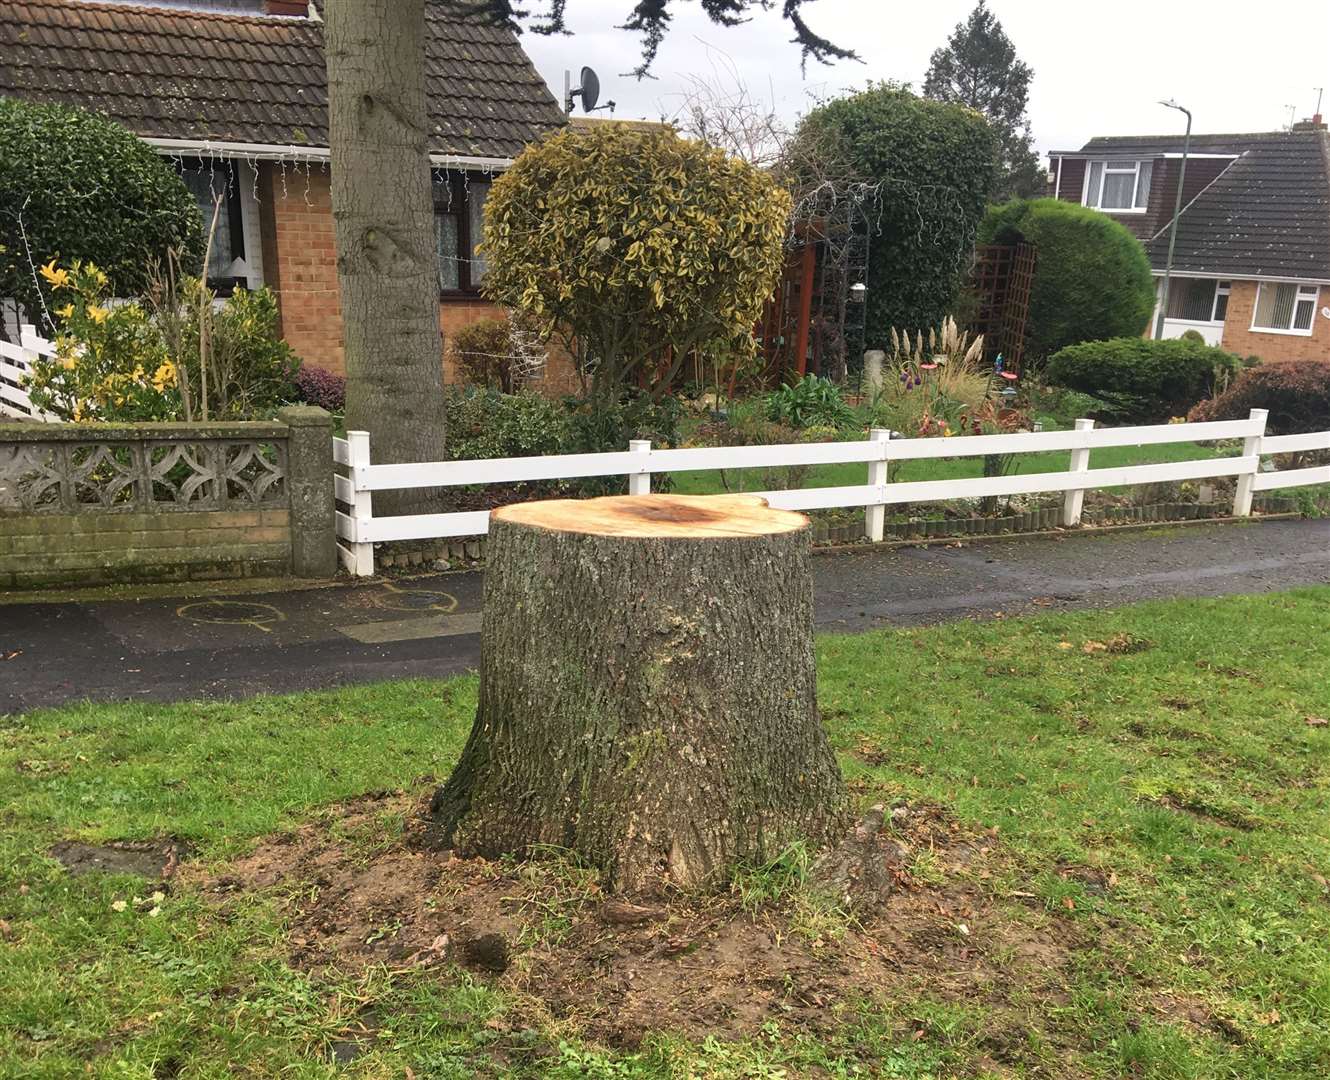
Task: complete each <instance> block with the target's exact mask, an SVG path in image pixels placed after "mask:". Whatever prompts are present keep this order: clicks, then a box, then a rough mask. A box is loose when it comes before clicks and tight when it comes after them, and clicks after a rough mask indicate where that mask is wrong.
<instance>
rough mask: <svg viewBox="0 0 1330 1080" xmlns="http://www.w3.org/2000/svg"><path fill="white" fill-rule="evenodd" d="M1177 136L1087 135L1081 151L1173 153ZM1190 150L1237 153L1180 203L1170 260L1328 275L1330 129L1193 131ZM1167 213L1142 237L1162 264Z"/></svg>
mask: <svg viewBox="0 0 1330 1080" xmlns="http://www.w3.org/2000/svg"><path fill="white" fill-rule="evenodd" d="M1181 151H1182V139H1181V137H1178V138H1173V139H1168V138H1160V137H1158V136H1143V137H1139V138H1132V137H1113V138H1101V139H1091V140H1090V141H1089V142H1088V143H1086V144H1085V146H1084V147H1083V148H1082V152H1084V153H1104V154H1121V155H1123V156H1138V157H1141V158H1146V157H1158V156H1160V155H1162V154H1177V153H1181ZM1191 152H1192V153H1197V154H1230V153H1231V154H1234V155H1235V159H1234V161H1233V163H1232V164H1231V165H1229V166H1228V168H1226V169H1225V170H1224V171H1223V172H1222V173H1220V175H1219V176H1218V177H1217V178H1216V179H1215V180H1214V181H1213V182H1211V183H1210V184H1209V185H1208V186H1207V187H1205V188H1204V189H1203V190H1202V191H1201V192H1200V193H1199V194H1198V195H1197V196H1196V197H1195V198H1193V199H1192V201H1191V202H1190V203H1189V204H1188V205H1187V206H1185V207H1184V209H1183V213H1182V216H1181V217H1180V218H1179V220H1178V239H1177V248H1176V251H1175V253H1174V257H1173V266H1174V268H1175V269H1176V270H1179V271H1182V272H1184V273H1198V274H1215V275H1220V276H1225V277H1290V278H1313V279H1321V280H1330V134H1327V133H1326V132H1325V131H1322V130H1295V131H1274V132H1262V133H1256V134H1248V135H1194V136H1192V140H1191ZM1168 226H1169V220H1168V219H1167V218H1165V219H1163V220H1161V221H1160V227H1159V229H1158V231H1157V232H1156V233H1155V234H1154V236H1153V237H1150V238H1148V239H1147V240H1146V242H1145V243H1146V250H1147V251H1148V252H1149V254H1150V262H1151V263H1152V264H1153V265H1154V266H1155V267H1156V268H1161V267H1162V266H1163V265H1164V261H1165V259H1166V257H1167V252H1168Z"/></svg>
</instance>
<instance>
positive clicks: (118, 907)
mask: <svg viewBox="0 0 1330 1080" xmlns="http://www.w3.org/2000/svg"><path fill="white" fill-rule="evenodd" d="M127 907H129V905H128V904H127V903H125V902H124V901H123V900H116V901H113V902H112V904H111V910H112V911H124V910H125V909H126V908H127Z"/></svg>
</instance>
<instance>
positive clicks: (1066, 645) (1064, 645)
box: [1058, 641, 1076, 650]
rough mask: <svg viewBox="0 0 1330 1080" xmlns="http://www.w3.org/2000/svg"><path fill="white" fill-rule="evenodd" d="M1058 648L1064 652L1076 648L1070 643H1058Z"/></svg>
mask: <svg viewBox="0 0 1330 1080" xmlns="http://www.w3.org/2000/svg"><path fill="white" fill-rule="evenodd" d="M1058 648H1059V649H1064V650H1065V649H1074V648H1076V646H1075V645H1073V644H1072V643H1071V642H1070V641H1059V642H1058Z"/></svg>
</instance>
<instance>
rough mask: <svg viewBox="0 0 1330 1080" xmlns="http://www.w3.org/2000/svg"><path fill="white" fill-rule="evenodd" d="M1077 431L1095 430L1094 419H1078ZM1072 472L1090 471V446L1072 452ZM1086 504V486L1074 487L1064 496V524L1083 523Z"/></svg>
mask: <svg viewBox="0 0 1330 1080" xmlns="http://www.w3.org/2000/svg"><path fill="white" fill-rule="evenodd" d="M1076 430H1077V431H1093V430H1094V421H1093V420H1077V421H1076ZM1069 471H1070V472H1089V471H1090V448H1089V447H1088V446H1087V447H1085V448H1084V449H1081V450H1073V451H1072V452H1071V468H1070V470H1069ZM1084 505H1085V488H1072V489H1071V490H1069V491H1068V492H1067V493H1066V494H1064V495H1063V496H1062V524H1063V525H1065V526H1066V527H1067V528H1071V527H1072V526H1073V525H1079V524H1080V523H1081V508H1082V507H1083V506H1084Z"/></svg>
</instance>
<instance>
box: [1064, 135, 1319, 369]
mask: <svg viewBox="0 0 1330 1080" xmlns="http://www.w3.org/2000/svg"><path fill="white" fill-rule="evenodd" d="M1181 159H1182V136H1181V135H1179V136H1177V137H1162V136H1156V135H1151V136H1139V137H1138V136H1113V137H1108V138H1095V139H1091V140H1090V141H1089V142H1088V143H1086V144H1085V145H1084V146H1083V147H1081V149H1079V150H1071V151H1065V152H1056V153H1054V154H1052V155H1050V164H1051V174H1052V181H1051V186H1052V192H1051V193H1052V194H1053V195H1054V196H1055V197H1057V198H1059V199H1066V200H1068V201H1070V202H1075V203H1080V204H1081V205H1083V206H1093V207H1096V208H1097V209H1100V210H1102V211H1104V213H1106V214H1109V215H1111V216H1112V217H1113V218H1115V219H1116V220H1117V221H1120V222H1121V223H1122V224H1123V225H1125V226H1126V227H1127V228H1128V229H1130V230H1131V231H1132V232H1133V233H1134V234H1135V235H1136V236H1138V237H1139V238H1140V239H1141V242H1142V243H1144V244H1145V249H1146V252H1147V253H1148V254H1149V257H1150V265H1151V268H1152V269H1153V270H1154V273H1155V277H1156V279H1159V280H1162V277H1163V273H1164V266H1165V263H1166V260H1167V257H1168V240H1169V225H1170V223H1171V220H1172V215H1173V204H1174V197H1175V195H1176V193H1177V184H1178V175H1179V172H1180V168H1179V166H1180V165H1181ZM1182 207H1183V209H1182V214H1181V216H1180V218H1179V219H1178V237H1177V245H1176V250H1175V252H1174V256H1173V275H1172V279H1171V284H1170V286H1169V302H1168V311H1167V312H1166V314H1165V320H1164V336H1165V337H1180V336H1181V335H1182V334H1183V333H1184V332H1185V331H1187V330H1189V329H1195V330H1197V331H1199V332H1200V334H1201V335H1202V336H1203V337H1204V338H1205V339H1206V340H1207V341H1209V342H1211V343H1212V344H1215V345H1222V346H1223V347H1224V348H1225V349H1228V350H1229V351H1231V352H1235V353H1239V354H1240V355H1243V356H1259V357H1260V358H1261V359H1263V360H1267V361H1273V360H1304V359H1305V360H1330V134H1327V132H1326V125H1325V124H1324V123H1323V122H1322V120H1321V117H1319V116H1316V117H1313V118H1312V119H1311V120H1307V121H1303V122H1301V123H1298V124H1295V125H1294V126H1293V128H1292V130H1290V131H1274V132H1260V133H1256V134H1250V135H1193V136H1192V138H1191V146H1190V150H1189V154H1188V158H1187V175H1186V181H1185V186H1184V187H1183V192H1182ZM1153 327H1154V322H1153V320H1152V321H1151V330H1150V333H1153Z"/></svg>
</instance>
